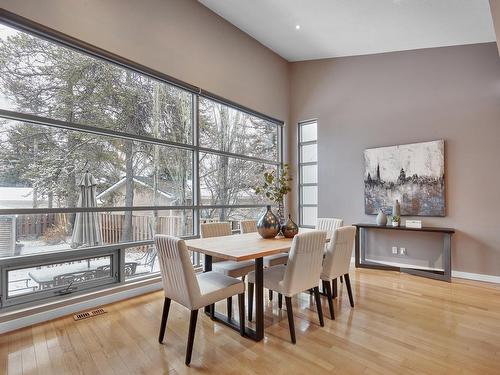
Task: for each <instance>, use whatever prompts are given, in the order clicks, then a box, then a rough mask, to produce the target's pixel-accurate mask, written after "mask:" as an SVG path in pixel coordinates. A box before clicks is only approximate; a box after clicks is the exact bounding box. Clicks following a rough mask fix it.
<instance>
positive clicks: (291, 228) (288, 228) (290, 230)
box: [281, 215, 299, 238]
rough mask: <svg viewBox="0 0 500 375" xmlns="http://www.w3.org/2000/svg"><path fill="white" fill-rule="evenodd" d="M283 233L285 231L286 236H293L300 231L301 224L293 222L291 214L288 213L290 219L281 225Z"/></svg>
mask: <svg viewBox="0 0 500 375" xmlns="http://www.w3.org/2000/svg"><path fill="white" fill-rule="evenodd" d="M281 233H283V236H285V237H286V238H293V237H295V235H296V234H297V233H299V226H298V225H297V224H295V223H294V222H293V220H292V217H291V216H290V215H288V220H287V221H286V223H285V224H283V226H282V227H281Z"/></svg>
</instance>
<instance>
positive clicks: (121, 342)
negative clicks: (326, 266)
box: [0, 269, 500, 375]
mask: <svg viewBox="0 0 500 375" xmlns="http://www.w3.org/2000/svg"><path fill="white" fill-rule="evenodd" d="M351 279H352V288H353V292H354V298H355V304H356V305H355V306H356V307H355V308H354V309H352V308H351V307H350V304H349V300H348V297H347V291H346V289H345V287H344V286H343V285H342V284H339V295H338V298H337V299H336V300H335V301H334V308H335V315H336V320H334V321H332V320H330V319H329V318H327V317H329V313H328V311H327V310H328V306H327V303H326V300H325V301H323V313H324V315H325V327H320V326H319V324H318V316H317V311H316V305H315V303H314V300H313V298H312V297H311V296H310V295H309V294H308V293H303V294H300V295H299V296H297V297H296V298H294V299H293V309H294V321H295V326H296V333H297V344H296V345H293V344H292V343H291V342H290V335H289V330H288V321H287V314H286V309H285V307H283V309H279V308H278V306H277V299H276V298H275V301H272V302H270V301H266V302H265V304H264V306H265V325H266V330H265V338H264V340H263V341H262V342H259V343H256V342H253V341H251V340H248V339H245V338H242V337H241V336H239V335H238V333H237V332H234V331H232V330H229V329H228V328H227V327H225V326H223V325H220V324H218V323H215V322H213V321H211V320H210V319H209V318H208V317H207V316H205V315H204V314H200V315H199V319H198V324H197V329H196V338H195V343H194V349H193V359H192V363H191V367H187V366H185V365H184V355H185V350H186V342H187V331H188V325H189V311H188V310H186V309H185V308H183V307H182V306H180V305H178V304H176V303H172V306H171V311H170V315H169V320H168V324H167V330H166V334H165V340H164V343H163V344H162V345H160V344H159V343H158V330H159V325H160V317H161V312H162V306H163V294H162V293H161V292H157V293H151V294H146V295H143V296H139V297H135V298H132V299H129V300H126V301H122V302H118V303H115V304H111V305H108V306H105V308H106V310H107V311H108V313H107V314H104V315H101V316H97V317H95V318H92V319H86V320H83V321H78V322H75V321H73V319H72V317H71V316H68V317H63V318H60V319H56V320H54V321H51V322H46V323H42V324H38V325H35V326H33V327H28V328H25V329H21V330H18V331H14V332H10V333H7V334H3V335H0V374H9V375H11V374H24V375H27V374H30V375H31V374H40V375H49V374H50V375H52V374H101V375H135V374H148V375H149V374H174V375H182V374H192V373H214V374H243V375H246V374H272V375H281V374H283V375H284V374H384V375H386V374H402V373H404V374H433V375H434V374H458V373H460V374H492V375H493V374H499V373H500V285H496V284H488V283H481V282H475V281H467V280H459V279H454V280H453V282H452V283H451V284H449V283H445V282H440V281H436V280H429V279H424V278H420V277H416V276H412V275H406V274H400V273H397V272H387V271H378V270H366V269H362V270H360V269H358V270H352V276H351ZM265 295H267V294H265ZM234 300H235V301H233V302H234V305H233V312H237V304H236V299H234ZM217 309H218V311H221V312H225V309H226V304H225V302H222V303H219V304H217Z"/></svg>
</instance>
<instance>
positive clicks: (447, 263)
mask: <svg viewBox="0 0 500 375" xmlns="http://www.w3.org/2000/svg"><path fill="white" fill-rule="evenodd" d="M443 242H444V244H443V265H444V267H443V268H444V278H445V280H446V281H451V234H449V233H447V234H445V235H444V241H443Z"/></svg>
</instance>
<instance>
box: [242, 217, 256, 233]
mask: <svg viewBox="0 0 500 375" xmlns="http://www.w3.org/2000/svg"><path fill="white" fill-rule="evenodd" d="M240 232H241V233H242V234H244V233H253V232H257V220H241V221H240Z"/></svg>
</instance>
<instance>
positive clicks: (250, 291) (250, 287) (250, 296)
mask: <svg viewBox="0 0 500 375" xmlns="http://www.w3.org/2000/svg"><path fill="white" fill-rule="evenodd" d="M253 286H254V284H253V283H250V282H249V283H248V321H249V322H251V321H252V314H253Z"/></svg>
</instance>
